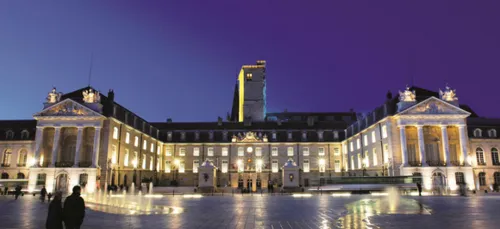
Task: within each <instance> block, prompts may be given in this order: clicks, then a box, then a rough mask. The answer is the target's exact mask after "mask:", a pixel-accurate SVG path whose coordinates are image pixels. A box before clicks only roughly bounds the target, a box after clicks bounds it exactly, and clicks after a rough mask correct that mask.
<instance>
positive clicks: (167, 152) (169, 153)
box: [165, 148, 172, 156]
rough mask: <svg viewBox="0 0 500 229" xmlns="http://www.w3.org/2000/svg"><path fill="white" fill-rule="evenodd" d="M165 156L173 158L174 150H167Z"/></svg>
mask: <svg viewBox="0 0 500 229" xmlns="http://www.w3.org/2000/svg"><path fill="white" fill-rule="evenodd" d="M165 156H172V150H171V149H170V148H167V150H166V151H165Z"/></svg>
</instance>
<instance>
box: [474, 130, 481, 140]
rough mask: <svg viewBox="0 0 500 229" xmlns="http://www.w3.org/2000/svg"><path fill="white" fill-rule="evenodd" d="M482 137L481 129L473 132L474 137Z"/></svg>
mask: <svg viewBox="0 0 500 229" xmlns="http://www.w3.org/2000/svg"><path fill="white" fill-rule="evenodd" d="M482 136H483V131H482V130H481V129H475V130H474V137H476V138H480V137H482Z"/></svg>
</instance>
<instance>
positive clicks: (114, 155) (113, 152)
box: [111, 145, 117, 164]
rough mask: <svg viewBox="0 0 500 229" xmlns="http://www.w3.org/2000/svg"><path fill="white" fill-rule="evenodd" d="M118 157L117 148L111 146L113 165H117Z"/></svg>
mask: <svg viewBox="0 0 500 229" xmlns="http://www.w3.org/2000/svg"><path fill="white" fill-rule="evenodd" d="M116 156H117V151H116V146H115V145H112V146H111V163H113V164H116Z"/></svg>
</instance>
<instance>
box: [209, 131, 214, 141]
mask: <svg viewBox="0 0 500 229" xmlns="http://www.w3.org/2000/svg"><path fill="white" fill-rule="evenodd" d="M208 140H209V141H213V140H214V132H213V131H210V132H208Z"/></svg>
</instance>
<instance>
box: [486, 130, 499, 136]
mask: <svg viewBox="0 0 500 229" xmlns="http://www.w3.org/2000/svg"><path fill="white" fill-rule="evenodd" d="M488 137H490V138H496V137H497V131H496V130H495V129H490V130H488Z"/></svg>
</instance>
